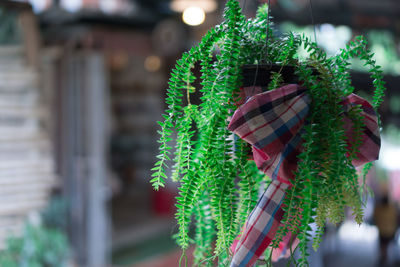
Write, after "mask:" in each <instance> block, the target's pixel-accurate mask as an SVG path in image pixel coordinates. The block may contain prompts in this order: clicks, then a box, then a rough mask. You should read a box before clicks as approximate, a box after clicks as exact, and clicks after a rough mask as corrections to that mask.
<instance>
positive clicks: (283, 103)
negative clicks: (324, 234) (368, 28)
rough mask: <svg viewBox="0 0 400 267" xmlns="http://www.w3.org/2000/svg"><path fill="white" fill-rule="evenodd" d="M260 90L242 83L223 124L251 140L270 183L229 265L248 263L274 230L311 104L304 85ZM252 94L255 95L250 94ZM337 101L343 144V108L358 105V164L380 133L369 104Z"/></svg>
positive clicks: (348, 126)
mask: <svg viewBox="0 0 400 267" xmlns="http://www.w3.org/2000/svg"><path fill="white" fill-rule="evenodd" d="M260 91H262V88H260V87H257V88H243V92H244V94H245V96H246V98H248V100H247V101H246V102H245V103H244V104H243V105H241V106H240V107H239V108H238V109H237V110H236V111H235V113H234V115H233V117H232V120H231V122H230V124H229V126H228V129H229V130H230V131H232V132H234V133H235V134H237V135H238V136H239V137H240V138H242V139H244V140H246V141H247V142H248V143H249V144H251V145H252V148H253V158H254V161H255V163H256V164H257V166H258V168H259V169H260V170H261V171H263V172H264V173H266V174H267V175H268V176H270V178H271V179H272V180H273V182H272V183H271V184H270V185H269V187H268V188H267V190H266V191H265V192H264V194H263V195H262V196H261V198H260V201H259V202H258V204H257V206H256V207H255V209H254V210H253V211H252V213H251V214H250V216H249V218H248V220H247V223H246V226H245V229H244V232H243V234H242V235H241V237H240V240H239V242H238V244H237V246H236V248H235V249H234V257H233V260H232V263H231V267H235V266H252V265H253V264H254V263H255V262H256V261H257V259H258V258H259V257H260V256H261V255H262V253H263V252H264V250H265V249H266V248H267V247H268V245H269V244H270V242H271V241H272V239H273V238H274V236H275V234H276V231H277V229H278V227H279V225H280V221H281V219H282V216H283V210H282V209H281V203H282V201H283V199H284V196H285V189H286V188H287V187H288V186H290V185H291V183H290V180H291V179H294V171H295V170H296V169H297V161H298V160H297V156H298V155H299V153H300V152H301V143H302V138H301V136H302V134H303V129H302V127H303V125H304V123H305V121H306V118H307V115H308V112H309V107H310V103H311V99H310V96H309V95H308V94H307V90H306V89H305V88H303V87H301V86H299V85H296V84H290V85H287V86H283V87H281V88H278V89H275V90H272V91H268V92H263V93H259V92H260ZM254 93H257V94H256V95H254V96H252V94H254ZM342 104H343V108H344V122H345V130H346V136H347V138H348V143H349V146H351V142H352V121H351V119H350V118H349V117H348V116H347V111H349V109H350V108H351V106H353V105H361V108H362V115H363V117H364V118H365V119H364V123H365V127H364V134H363V136H362V141H363V143H362V144H361V146H360V148H359V153H358V154H357V156H358V159H356V160H354V161H353V164H354V165H355V166H358V165H361V164H364V163H366V162H369V161H373V160H376V159H377V158H378V155H379V148H380V137H379V129H378V124H377V116H376V114H375V112H374V109H373V108H372V106H371V105H370V104H369V103H368V102H367V101H366V100H364V99H362V98H361V97H359V96H357V95H355V94H351V95H350V96H348V97H346V98H345V99H344V100H343V101H342Z"/></svg>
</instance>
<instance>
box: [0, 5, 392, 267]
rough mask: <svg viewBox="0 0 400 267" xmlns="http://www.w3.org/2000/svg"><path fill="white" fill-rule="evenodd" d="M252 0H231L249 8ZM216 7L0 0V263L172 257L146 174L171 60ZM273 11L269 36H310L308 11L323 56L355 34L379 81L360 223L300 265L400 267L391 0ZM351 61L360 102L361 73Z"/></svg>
mask: <svg viewBox="0 0 400 267" xmlns="http://www.w3.org/2000/svg"><path fill="white" fill-rule="evenodd" d="M263 2H266V1H260V0H247V1H246V0H242V1H240V3H241V6H242V8H243V9H244V13H245V14H246V16H248V17H252V16H254V14H255V11H256V9H257V7H258V6H259V5H261V4H262V3H263ZM224 4H225V0H224V1H222V0H29V1H28V0H26V1H11V0H10V1H9V0H1V1H0V266H88V267H102V266H139V267H145V266H147V267H157V266H165V267H169V266H171V267H172V266H177V265H178V263H177V262H178V259H179V257H180V252H179V249H178V248H177V246H176V245H175V244H174V241H173V240H172V239H171V235H172V234H173V233H174V232H175V231H176V223H175V221H174V205H173V203H174V197H175V194H176V186H177V185H176V184H173V183H169V184H168V186H167V188H166V189H163V190H160V191H158V192H155V191H153V190H152V188H151V186H150V184H149V182H148V181H149V177H150V174H151V173H150V169H151V168H152V167H153V164H154V162H155V159H156V158H155V155H156V153H157V151H158V146H157V142H156V141H157V139H158V136H157V133H156V131H157V130H158V125H157V124H156V121H158V120H160V119H161V113H162V112H163V110H164V109H165V104H164V97H165V92H166V87H167V79H168V78H169V71H170V69H171V67H172V66H173V65H174V62H175V60H176V59H177V58H179V57H180V55H181V53H182V52H183V51H185V50H187V49H189V48H190V47H191V46H192V45H193V44H196V43H197V42H198V41H199V40H200V39H201V36H202V35H203V34H204V33H205V32H206V31H207V30H208V29H209V28H211V27H212V26H214V25H216V24H218V23H219V22H220V21H221V14H222V11H223V7H224ZM271 14H272V16H273V21H274V23H275V26H276V31H277V34H280V33H283V32H287V31H291V30H293V31H297V32H300V33H305V34H307V35H309V36H314V33H313V30H314V27H313V25H312V23H311V21H312V19H311V17H313V19H314V22H315V29H316V36H317V40H318V44H319V45H320V46H321V47H323V48H324V49H325V50H326V51H327V52H328V53H329V54H331V55H333V54H335V53H336V52H337V51H338V49H340V48H343V47H344V46H345V44H346V43H347V42H348V41H349V40H351V39H352V38H353V37H354V36H356V35H359V34H364V35H365V36H366V38H367V40H368V41H369V45H370V48H371V49H372V50H373V52H374V53H375V59H376V61H377V63H378V64H380V65H381V66H382V68H383V71H384V75H385V79H384V80H385V81H386V83H387V96H386V99H385V101H384V103H383V105H382V106H381V109H380V113H381V115H382V121H383V135H382V150H381V154H380V160H379V161H378V162H377V163H376V164H375V167H374V168H373V169H372V170H371V172H370V174H369V176H368V177H367V181H368V183H369V185H370V186H371V188H372V190H373V191H374V194H375V196H374V197H371V198H369V199H368V202H367V206H366V210H365V223H364V224H362V225H361V226H358V225H357V224H355V223H354V222H353V221H352V220H351V218H350V216H349V219H348V220H346V221H345V222H343V224H341V225H339V226H333V225H328V226H327V232H326V235H325V236H324V240H323V242H322V244H321V247H320V249H319V250H318V251H317V252H314V253H312V255H311V266H335V267H337V266H354V265H355V264H357V265H358V266H400V238H399V236H400V231H399V228H398V225H399V218H400V215H399V212H398V208H399V204H400V130H399V127H400V1H396V0H380V1H375V0H348V1H343V0H312V15H313V16H311V13H310V2H309V1H308V0H272V1H271ZM352 69H353V71H352V80H353V85H354V86H355V87H356V88H358V91H357V93H358V94H360V95H362V96H364V97H368V95H369V94H370V93H371V91H372V88H371V80H370V78H369V77H368V75H367V74H366V72H365V69H364V68H363V66H362V64H361V63H360V62H358V61H356V60H355V61H353V63H352ZM349 214H350V212H349ZM385 255H387V256H385ZM384 262H385V263H384ZM385 264H386V265H385ZM276 266H285V260H281V261H279V262H278V263H277V264H276Z"/></svg>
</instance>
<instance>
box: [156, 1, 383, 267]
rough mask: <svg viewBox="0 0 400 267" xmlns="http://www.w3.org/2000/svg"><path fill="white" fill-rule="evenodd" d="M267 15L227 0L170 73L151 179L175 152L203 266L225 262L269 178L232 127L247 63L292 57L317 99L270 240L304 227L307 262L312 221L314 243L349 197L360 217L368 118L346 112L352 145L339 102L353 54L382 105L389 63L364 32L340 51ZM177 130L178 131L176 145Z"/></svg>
mask: <svg viewBox="0 0 400 267" xmlns="http://www.w3.org/2000/svg"><path fill="white" fill-rule="evenodd" d="M267 20H268V9H267V7H266V6H263V7H261V8H260V9H259V10H258V12H257V15H256V17H255V18H251V19H245V18H244V16H243V15H242V13H241V10H240V7H239V4H238V2H237V1H235V0H229V1H228V2H227V4H226V8H225V12H224V21H223V22H222V23H221V24H220V25H218V26H216V27H215V28H213V29H211V30H210V31H209V32H208V33H207V34H206V35H205V36H204V37H203V39H202V41H201V42H200V43H199V44H198V45H197V46H194V47H193V48H192V49H191V50H190V51H189V52H187V53H184V54H183V55H182V58H181V59H179V60H178V61H177V63H176V66H175V68H174V69H173V70H172V72H171V78H170V80H169V88H168V91H167V98H166V103H167V104H168V109H167V110H166V113H165V114H164V115H163V118H164V120H163V121H162V122H158V123H159V125H160V126H161V130H160V131H159V134H160V140H159V141H158V142H159V143H160V154H159V155H158V156H157V158H158V161H157V162H156V164H155V167H154V168H153V169H152V170H153V175H152V179H151V183H152V184H153V186H154V188H155V189H156V190H158V189H159V188H160V187H163V186H164V185H165V179H166V178H167V175H166V172H165V169H166V168H167V166H168V164H169V163H168V162H169V161H170V160H171V158H170V157H171V154H173V162H174V166H173V173H172V180H174V181H177V182H179V184H180V187H179V196H178V197H177V204H176V207H177V212H176V218H177V221H178V225H179V232H178V234H177V243H178V244H179V245H180V247H181V248H182V249H183V251H184V253H183V255H184V254H185V250H186V249H187V248H188V246H189V245H190V240H191V239H190V238H189V228H190V225H191V222H192V218H193V217H194V221H195V235H194V240H193V242H194V243H195V245H196V249H195V252H194V255H195V263H196V264H198V265H205V266H211V265H213V262H215V261H216V260H217V261H218V263H219V265H227V264H228V262H229V260H230V257H231V252H230V250H229V247H230V245H231V244H232V242H233V240H234V238H235V237H236V236H237V235H238V234H239V232H240V230H241V227H242V226H243V224H244V222H245V220H246V218H247V217H248V215H249V213H250V212H251V210H252V209H253V208H254V207H255V205H256V203H257V199H258V195H259V193H260V192H259V191H260V190H261V188H262V186H263V185H264V184H265V183H266V182H267V179H265V175H264V174H263V173H260V172H259V171H258V169H257V167H256V166H255V163H254V162H253V161H249V160H248V154H249V147H248V146H247V144H246V143H245V142H244V141H242V140H240V139H237V138H234V137H233V135H232V133H230V132H229V131H228V130H227V124H228V120H229V118H230V116H231V115H232V112H233V111H234V110H235V109H236V106H235V102H236V101H237V100H238V93H239V88H240V86H241V82H242V77H241V68H242V66H243V65H244V64H259V63H261V62H277V63H279V64H281V65H282V66H285V65H291V66H295V69H296V74H297V75H298V77H299V78H300V81H301V83H303V84H304V86H305V87H306V88H308V89H309V93H310V95H311V98H312V105H311V111H310V115H309V117H308V121H307V123H306V126H305V127H304V133H303V139H304V142H303V148H304V149H303V152H302V153H301V154H300V155H299V157H298V158H299V166H298V169H297V172H296V179H295V181H293V184H292V186H291V187H290V189H288V192H287V195H286V198H285V200H284V209H285V211H286V213H285V216H284V218H283V222H284V225H283V227H281V228H280V229H279V231H278V234H277V236H276V238H275V239H274V240H273V243H272V247H275V248H276V247H277V246H278V244H279V242H280V241H281V240H282V238H283V237H284V236H285V235H286V234H287V233H288V232H289V231H290V232H292V233H294V234H297V237H298V238H299V240H300V244H299V246H298V249H299V250H300V252H301V255H302V256H301V258H300V259H299V260H298V262H297V264H299V265H301V266H304V265H307V264H308V263H307V255H308V252H307V243H308V242H309V241H310V231H311V228H310V224H311V223H313V222H316V223H317V226H318V230H317V236H316V237H315V238H314V244H315V248H317V247H318V243H319V242H320V239H321V236H322V233H323V227H324V224H325V222H326V220H327V219H328V220H330V221H332V222H334V223H338V222H340V221H341V220H342V219H343V218H344V208H345V207H346V206H348V207H350V208H352V209H353V213H354V216H355V218H356V221H357V222H358V223H361V219H362V198H361V195H360V187H359V185H358V175H357V172H356V170H355V168H354V166H353V165H352V163H351V162H352V160H353V159H355V158H356V157H357V151H358V147H359V146H360V144H361V134H362V130H363V127H364V125H363V120H362V117H361V115H360V113H361V108H360V107H358V106H354V107H352V108H351V109H350V110H347V111H345V112H347V116H348V117H349V118H350V119H351V120H352V122H353V128H354V134H353V136H352V140H353V146H352V147H349V145H348V142H347V141H348V140H347V137H346V134H345V130H344V127H343V126H344V121H343V112H344V111H343V107H342V105H341V101H342V99H343V97H345V96H348V95H349V94H350V93H352V92H353V91H354V88H353V87H352V85H351V79H350V74H349V63H348V62H349V60H350V59H351V58H354V57H358V58H360V59H361V60H364V61H365V64H366V65H367V66H369V68H370V70H369V71H370V73H371V77H372V78H373V79H374V81H373V85H374V87H375V93H374V98H373V106H374V108H375V109H377V108H378V106H379V104H380V103H381V102H382V97H383V94H384V89H385V88H384V82H383V81H382V72H381V70H380V68H379V67H378V66H376V65H375V61H374V60H373V59H372V54H371V53H370V51H368V49H367V48H366V42H365V40H364V39H363V38H362V37H357V38H356V39H355V40H354V41H353V42H351V43H350V44H349V45H348V46H347V47H346V48H345V49H343V50H341V52H340V53H339V54H338V55H337V56H334V57H330V58H328V57H327V55H326V54H325V52H324V51H322V50H321V49H319V48H318V46H317V45H316V44H315V43H314V42H312V41H311V40H310V39H309V38H307V37H305V36H299V35H296V34H294V33H288V34H286V35H284V36H280V37H277V36H274V34H273V31H272V23H271V22H268V21H267ZM267 32H268V34H267ZM267 36H268V40H266V37H267ZM300 46H303V47H304V48H305V49H306V50H307V51H308V53H309V57H308V59H306V60H304V61H300V60H299V59H298V57H297V54H296V53H297V51H298V49H299V47H300ZM196 63H200V64H199V65H200V67H201V76H200V77H199V78H200V87H199V88H195V87H194V86H193V83H194V81H195V80H196V77H195V75H194V74H193V72H192V69H193V68H194V66H195V64H196ZM310 67H312V68H314V69H316V70H317V72H315V71H313V69H312V68H310ZM283 82H284V81H283V80H282V77H281V74H280V71H279V72H277V73H273V74H272V81H271V82H270V84H269V85H268V89H269V90H272V89H275V88H277V87H280V86H281V85H282V83H283ZM195 90H198V91H199V92H200V93H201V97H200V104H199V105H195V104H193V103H191V94H193V93H194V92H195ZM174 131H175V132H176V133H177V137H176V147H175V150H174V152H173V153H172V152H171V151H172V146H171V144H170V143H171V141H172V133H173V132H174ZM182 259H184V257H183V258H182Z"/></svg>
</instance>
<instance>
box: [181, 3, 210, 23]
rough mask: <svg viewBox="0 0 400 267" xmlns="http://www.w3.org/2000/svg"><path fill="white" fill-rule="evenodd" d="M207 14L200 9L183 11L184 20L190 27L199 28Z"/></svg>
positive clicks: (194, 8)
mask: <svg viewBox="0 0 400 267" xmlns="http://www.w3.org/2000/svg"><path fill="white" fill-rule="evenodd" d="M205 17H206V14H205V13H204V10H203V9H202V8H200V7H195V6H192V7H188V8H186V9H185V10H184V11H183V14H182V20H183V22H185V23H186V24H188V25H191V26H197V25H200V24H202V23H203V22H204V19H205Z"/></svg>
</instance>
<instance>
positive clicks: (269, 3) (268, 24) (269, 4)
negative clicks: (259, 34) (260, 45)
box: [265, 0, 311, 59]
mask: <svg viewBox="0 0 400 267" xmlns="http://www.w3.org/2000/svg"><path fill="white" fill-rule="evenodd" d="M310 1H311V0H310ZM270 6H271V0H268V7H267V12H268V13H267V36H266V37H265V42H266V45H267V48H266V49H267V51H266V52H267V54H266V58H267V59H268V41H269V26H270V21H269V11H270V10H271V8H270Z"/></svg>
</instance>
